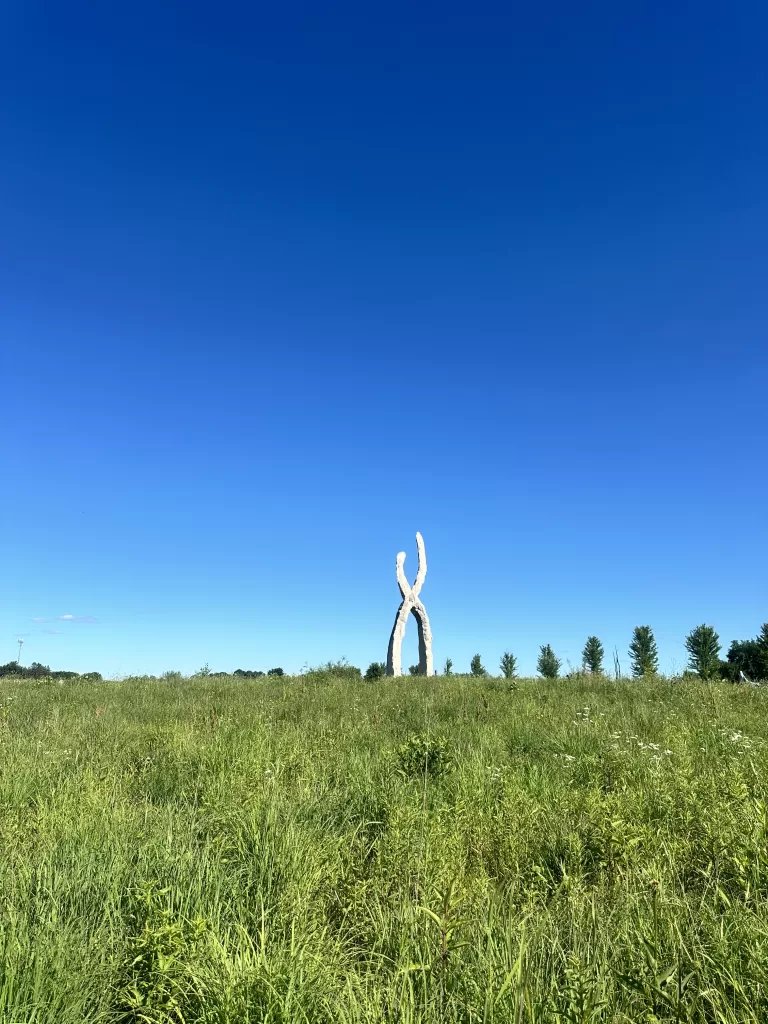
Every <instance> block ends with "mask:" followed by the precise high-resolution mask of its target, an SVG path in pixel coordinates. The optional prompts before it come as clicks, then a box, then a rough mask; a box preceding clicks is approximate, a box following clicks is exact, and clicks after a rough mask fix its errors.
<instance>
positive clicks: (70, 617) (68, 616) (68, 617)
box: [59, 615, 75, 621]
mask: <svg viewBox="0 0 768 1024" xmlns="http://www.w3.org/2000/svg"><path fill="white" fill-rule="evenodd" d="M74 617H75V616H74V615H60V616H59V619H61V620H62V621H63V620H64V619H74Z"/></svg>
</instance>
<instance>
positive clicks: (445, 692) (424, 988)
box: [0, 677, 768, 1024]
mask: <svg viewBox="0 0 768 1024" xmlns="http://www.w3.org/2000/svg"><path fill="white" fill-rule="evenodd" d="M767 753H768V692H764V691H763V690H761V689H755V688H751V687H743V686H729V685H727V684H718V685H709V684H704V683H698V682H695V681H694V682H690V681H686V682H669V681H666V680H661V679H658V680H652V681H645V682H630V681H622V682H614V681H613V680H610V681H609V680H597V681H594V680H589V679H571V680H565V681H555V682H543V681H540V680H524V681H521V682H519V683H516V684H512V685H510V684H508V683H506V682H505V681H503V680H494V679H486V680H476V679H469V678H461V677H452V678H450V679H434V680H426V679H423V678H422V679H412V678H407V679H402V680H386V681H384V682H380V683H373V684H368V683H364V682H353V683H350V682H343V681H341V680H338V679H332V678H330V679H329V678H325V679H323V678H318V679H314V680H312V679H310V680H307V679H303V680H302V679H294V680H284V681H272V680H249V681H247V682H239V681H236V680H233V679H232V678H227V677H215V678H197V679H192V680H170V681H156V680H155V681H152V680H127V681H124V682H101V683H83V682H77V681H75V682H71V683H63V684H62V683H58V682H53V681H49V680H41V681H21V680H14V679H5V680H3V681H2V688H1V689H0V757H1V758H2V761H1V765H2V774H1V775H0V887H1V889H0V899H1V902H0V937H1V938H0V941H2V963H1V964H0V972H2V973H1V976H0V1021H2V1022H3V1024H9V1022H19V1024H21V1022H24V1024H32V1022H34V1024H39V1022H46V1024H75V1022H77V1024H82V1022H92V1021H104V1022H106V1021H110V1022H117V1021H153V1022H155V1021H186V1022H192V1021H205V1022H217V1024H223V1022H227V1021H229V1022H240V1021H243V1022H252V1024H255V1022H262V1021H264V1022H294V1021H297V1022H298V1021H307V1022H313V1024H314V1022H329V1024H330V1022H337V1021H338V1022H343V1024H346V1022H349V1024H352V1022H371V1024H372V1022H382V1021H387V1022H393V1024H394V1022H402V1024H405V1022H410V1021H424V1022H427V1021H429V1022H432V1021H434V1022H437V1021H440V1022H453V1021H457V1022H458V1021H461V1022H469V1021H477V1022H480V1021H487V1022H491V1021H496V1022H499V1024H501V1022H505V1024H506V1022H532V1021H548V1022H549V1021H552V1022H557V1021H569V1022H587V1021H645V1022H655V1021H702V1022H704V1021H707V1022H714V1021H728V1022H733V1024H737V1022H738V1024H744V1022H749V1021H755V1022H758V1021H759V1022H765V1021H766V1020H768V846H767V843H768V804H767V803H766V799H767V795H766V791H767V788H768V760H766V754H767ZM425 767H426V769H427V770H426V771H425Z"/></svg>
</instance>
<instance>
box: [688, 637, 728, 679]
mask: <svg viewBox="0 0 768 1024" xmlns="http://www.w3.org/2000/svg"><path fill="white" fill-rule="evenodd" d="M685 649H686V650H687V651H688V655H689V657H688V667H689V668H690V669H693V671H694V672H697V673H698V674H699V675H700V676H701V678H702V679H714V677H715V676H716V675H717V674H718V671H719V669H720V637H719V636H718V635H717V633H716V632H715V630H714V628H713V627H712V626H704V625H702V626H697V627H696V629H692V630H691V632H690V633H689V634H688V636H687V637H686V638H685Z"/></svg>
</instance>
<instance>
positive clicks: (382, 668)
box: [365, 661, 387, 683]
mask: <svg viewBox="0 0 768 1024" xmlns="http://www.w3.org/2000/svg"><path fill="white" fill-rule="evenodd" d="M386 674H387V665H386V662H383V661H372V662H371V664H370V665H369V666H368V668H367V669H366V670H365V678H366V679H367V680H368V682H369V683H373V682H375V681H376V680H377V679H382V678H383V677H384V676H385V675H386Z"/></svg>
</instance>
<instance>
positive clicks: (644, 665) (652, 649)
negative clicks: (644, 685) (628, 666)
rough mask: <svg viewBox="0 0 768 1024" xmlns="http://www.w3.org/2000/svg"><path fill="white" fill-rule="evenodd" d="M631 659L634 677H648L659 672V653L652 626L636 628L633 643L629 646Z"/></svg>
mask: <svg viewBox="0 0 768 1024" xmlns="http://www.w3.org/2000/svg"><path fill="white" fill-rule="evenodd" d="M629 658H630V661H631V662H632V675H633V676H647V675H653V673H654V672H658V670H659V651H658V648H657V647H656V638H655V637H654V635H653V630H652V629H651V627H650V626H635V630H634V633H633V634H632V643H631V644H630V645H629Z"/></svg>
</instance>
